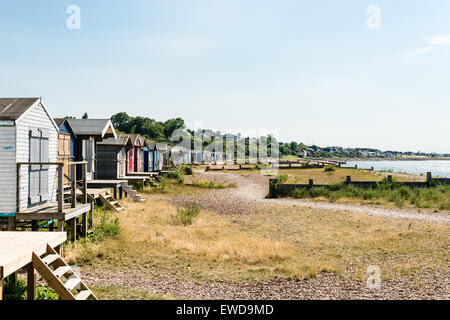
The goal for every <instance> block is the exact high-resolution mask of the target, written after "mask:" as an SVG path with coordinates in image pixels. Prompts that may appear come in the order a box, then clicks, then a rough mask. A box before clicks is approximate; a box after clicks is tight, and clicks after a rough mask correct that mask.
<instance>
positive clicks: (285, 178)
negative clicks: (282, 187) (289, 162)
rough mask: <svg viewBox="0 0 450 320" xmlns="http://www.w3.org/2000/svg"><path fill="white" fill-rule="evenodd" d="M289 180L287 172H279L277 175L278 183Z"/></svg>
mask: <svg viewBox="0 0 450 320" xmlns="http://www.w3.org/2000/svg"><path fill="white" fill-rule="evenodd" d="M288 180H289V176H288V175H287V174H280V175H279V176H278V183H285V182H287V181H288Z"/></svg>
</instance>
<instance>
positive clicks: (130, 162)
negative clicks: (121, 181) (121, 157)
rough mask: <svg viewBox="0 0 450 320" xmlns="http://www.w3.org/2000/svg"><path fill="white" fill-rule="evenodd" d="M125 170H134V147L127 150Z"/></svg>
mask: <svg viewBox="0 0 450 320" xmlns="http://www.w3.org/2000/svg"><path fill="white" fill-rule="evenodd" d="M127 172H134V148H130V150H128V152H127Z"/></svg>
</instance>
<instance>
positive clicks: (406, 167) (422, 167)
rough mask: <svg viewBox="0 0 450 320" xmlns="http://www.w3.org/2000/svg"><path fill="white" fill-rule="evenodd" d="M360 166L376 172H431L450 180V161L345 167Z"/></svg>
mask: <svg viewBox="0 0 450 320" xmlns="http://www.w3.org/2000/svg"><path fill="white" fill-rule="evenodd" d="M355 165H358V168H362V169H370V168H371V167H373V168H374V170H377V171H381V170H392V171H393V172H406V173H411V174H417V175H419V174H421V173H423V174H426V173H427V172H431V173H432V174H433V176H440V177H447V178H450V161H449V160H423V161H421V160H415V161H400V160H396V161H392V160H382V161H349V162H347V164H346V165H345V166H346V167H354V166H355Z"/></svg>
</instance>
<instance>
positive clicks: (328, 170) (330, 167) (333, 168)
mask: <svg viewBox="0 0 450 320" xmlns="http://www.w3.org/2000/svg"><path fill="white" fill-rule="evenodd" d="M324 171H325V172H335V171H336V167H335V166H325V167H324Z"/></svg>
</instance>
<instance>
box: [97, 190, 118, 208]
mask: <svg viewBox="0 0 450 320" xmlns="http://www.w3.org/2000/svg"><path fill="white" fill-rule="evenodd" d="M99 198H100V200H101V201H102V202H103V203H104V204H106V206H107V207H108V208H110V209H112V210H114V211H116V212H120V211H122V210H123V207H122V206H121V205H120V204H119V203H118V202H117V200H115V199H114V198H113V197H112V196H111V195H110V194H109V192H106V193H104V194H100V195H99Z"/></svg>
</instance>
